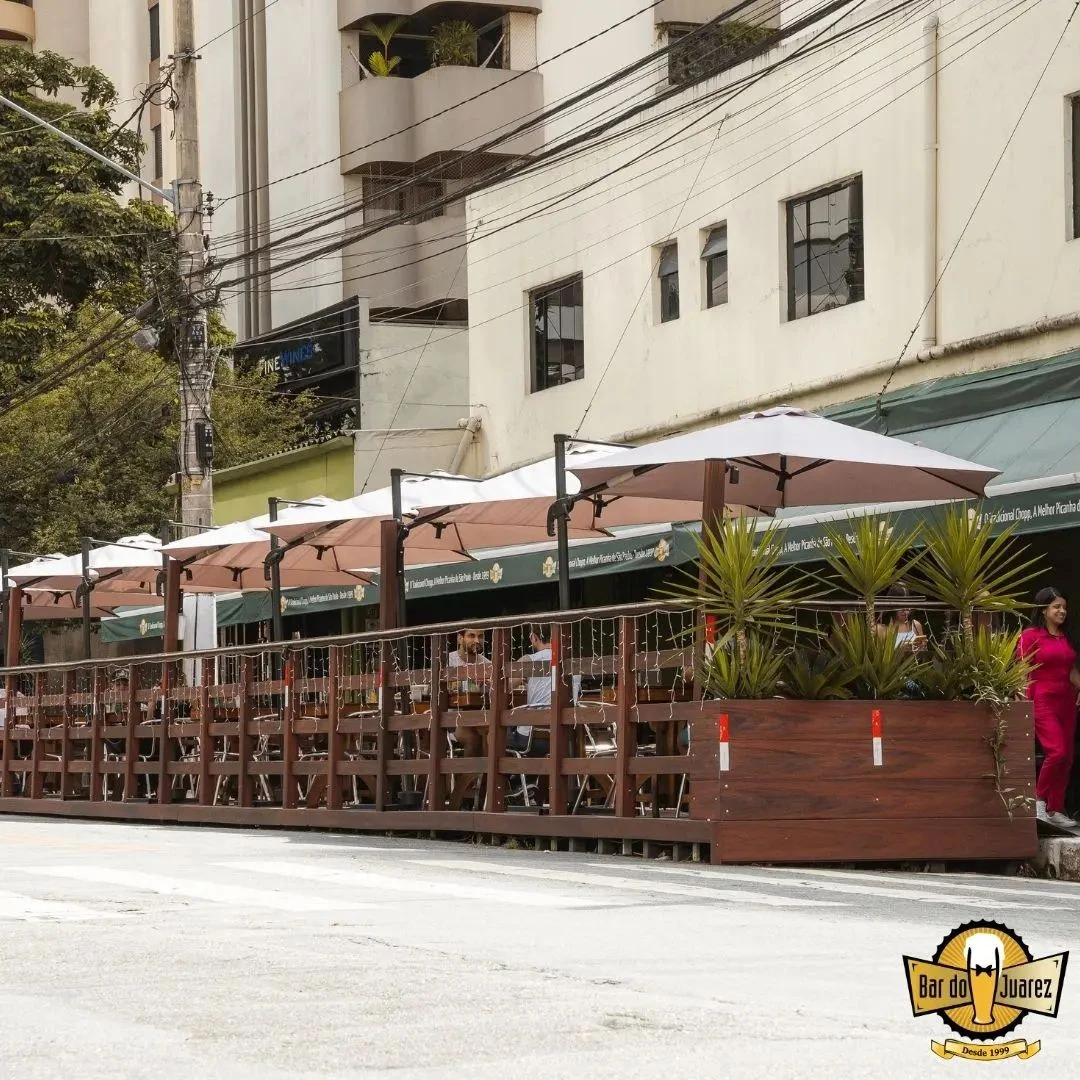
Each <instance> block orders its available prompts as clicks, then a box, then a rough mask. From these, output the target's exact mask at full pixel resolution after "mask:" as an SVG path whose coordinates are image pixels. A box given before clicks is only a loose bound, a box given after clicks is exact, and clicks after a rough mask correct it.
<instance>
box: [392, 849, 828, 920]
mask: <svg viewBox="0 0 1080 1080" xmlns="http://www.w3.org/2000/svg"><path fill="white" fill-rule="evenodd" d="M408 861H409V862H415V863H418V864H419V865H421V866H437V867H439V868H440V869H443V870H467V871H476V872H480V873H484V874H503V875H506V876H509V877H523V878H533V879H539V880H541V881H549V882H557V881H565V882H569V883H570V884H572V885H593V886H596V887H599V888H603V889H615V890H619V891H622V892H642V893H651V894H653V895H661V896H678V897H681V898H683V899H691V900H729V901H732V902H734V903H737V904H761V905H764V906H766V907H792V908H795V907H847V906H848V905H847V904H845V903H843V902H842V901H838V900H807V899H803V898H799V897H789V896H774V895H772V894H770V893H759V892H750V891H748V890H744V889H717V888H714V887H712V886H699V885H683V884H676V883H674V882H662V883H661V882H651V881H640V880H638V879H637V878H629V877H617V876H615V875H613V874H611V875H609V874H580V873H576V872H574V871H569V870H551V869H544V868H540V867H537V868H536V869H533V868H531V867H525V866H500V865H498V864H496V863H486V862H468V861H466V860H462V861H460V862H459V861H457V860H455V859H410V860H408Z"/></svg>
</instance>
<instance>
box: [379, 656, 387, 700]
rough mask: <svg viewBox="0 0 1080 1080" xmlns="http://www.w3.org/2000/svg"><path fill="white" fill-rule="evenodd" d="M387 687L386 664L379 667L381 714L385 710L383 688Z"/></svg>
mask: <svg viewBox="0 0 1080 1080" xmlns="http://www.w3.org/2000/svg"><path fill="white" fill-rule="evenodd" d="M385 685H386V664H385V663H383V664H380V665H379V712H382V709H383V687H384V686H385Z"/></svg>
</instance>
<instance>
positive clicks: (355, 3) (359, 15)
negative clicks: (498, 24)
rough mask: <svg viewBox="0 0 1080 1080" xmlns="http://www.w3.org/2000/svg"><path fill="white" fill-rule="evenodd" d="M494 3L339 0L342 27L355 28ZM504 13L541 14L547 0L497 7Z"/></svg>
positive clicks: (421, 0) (532, 0)
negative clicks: (366, 23)
mask: <svg viewBox="0 0 1080 1080" xmlns="http://www.w3.org/2000/svg"><path fill="white" fill-rule="evenodd" d="M494 6H496V5H492V4H461V3H447V2H445V0H338V28H339V29H341V30H352V29H355V28H356V27H357V26H359V25H360V23H362V22H364V21H365V20H367V19H379V18H383V17H386V16H394V15H405V16H408V17H410V18H411V17H414V16H422V15H426V14H428V13H429V12H430V13H432V14H450V12H449V11H438V10H436V9H452V8H462V7H472V8H477V7H494ZM497 6H498V7H500V8H501V9H502V10H504V11H529V12H532V13H533V14H535V15H539V14H540V12H542V11H543V10H544V3H543V0H529V2H526V3H508V4H499V5H497Z"/></svg>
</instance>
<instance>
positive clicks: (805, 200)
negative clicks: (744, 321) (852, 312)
mask: <svg viewBox="0 0 1080 1080" xmlns="http://www.w3.org/2000/svg"><path fill="white" fill-rule="evenodd" d="M862 179H863V178H862V174H861V173H860V174H858V175H857V176H852V177H848V178H847V179H846V180H841V181H838V182H837V183H835V184H829V185H828V186H827V187H822V188H816V189H815V190H813V191H809V192H807V193H806V194H805V195H799V196H798V197H796V198H794V199H788V200H787V202H786V203H785V205H784V216H785V221H786V233H787V235H786V251H787V317H788V321H789V322H794V321H795V320H796V319H805V318H807V317H809V316H811V315H818V314H820V313H821V312H823V311H831V310H832V309H833V308H837V307H847V306H848V305H849V304H855V303H858V302H860V301H861V300H864V299H865V298H866V291H865V273H866V268H865V251H864V245H863V183H862ZM841 191H847V192H848V193H849V195H848V199H849V203H848V213H847V218H846V219H838V220H846V221H847V231H846V232H845V233H844V234H843V235H842V236H841V237H837V238H835V239H832V238H830V239H829V245H830V249H832V248H838V247H839V245H840V244H841V243H843V244H845V245H846V246H847V248H848V266H847V268H846V269H845V270H844V271H843V273H842V276H841V277H842V281H841V277H837V278H836V279H835V281H831V280H830V279H829V278H828V277H827V276H826V282H825V283H826V285H827V286H828V288H829V295H830V298H831V299H833V300H835V301H836V303H832V304H828V305H827V306H823V307H818V308H816V309H815V308H813V306H812V297H813V295H814V293H813V288H812V275H811V274H810V272H809V269H808V270H807V274H806V291H805V293H803V294H800V293H799V292H798V291H797V281H798V270H799V267H800V261H799V259H798V258H797V250H796V249H797V248H798V247H800V246H805V247H806V248H807V250H808V252H809V254H810V257H811V258H813V260H814V261H815V263H817V264H818V266H819V268H820V266H821V263H820V256H818V255H815V254H814V253H813V242H814V240H813V237H812V236H810V235H809V233H810V232H811V231H812V228H811V227H812V225H813V224H814V222H813V221H812V219H811V214H812V207H813V204H814V203H816V202H820V201H821V200H825V199H829V198H830V197H831V196H833V195H836V194H837V193H839V192H841ZM800 212H801V215H802V222H801V223H800V222H798V220H797V219H798V218H799V216H800ZM830 224H832V222H831V221H830ZM797 226H798V228H799V232H800V233H801V234H802V236H803V238H804V239H802V240H797V239H796V227H797ZM826 254H831V251H827V252H826ZM807 266H809V259H808V260H807ZM834 284H835V285H836V287H837V288H839V287H840V286H841V284H842V285H843V290H844V291H843V293H838V292H836V291H834V288H833V286H834ZM800 302H801V304H802V306H803V307H804V308H805V310H800Z"/></svg>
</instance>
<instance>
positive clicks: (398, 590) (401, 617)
mask: <svg viewBox="0 0 1080 1080" xmlns="http://www.w3.org/2000/svg"><path fill="white" fill-rule="evenodd" d="M404 475H405V470H404V469H391V470H390V493H391V494H390V508H391V509H390V512H391V513H392V514H393V515H394V521H395V522H396V523H397V560H396V571H397V573H396V575H395V580H394V582H393V589H394V592H395V594H396V595H397V624H398V626H404V625H405V513H404V508H403V507H402V499H401V479H402V477H403V476H404ZM387 584H390V583H387Z"/></svg>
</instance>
